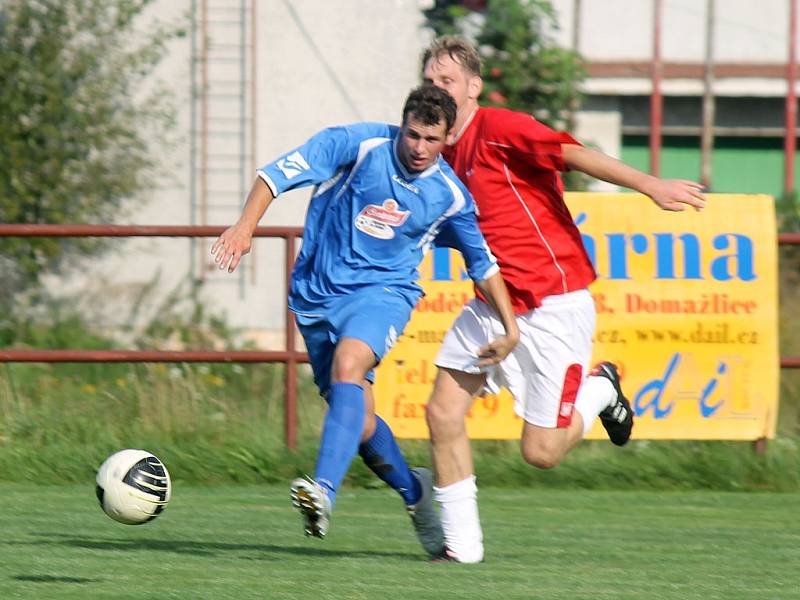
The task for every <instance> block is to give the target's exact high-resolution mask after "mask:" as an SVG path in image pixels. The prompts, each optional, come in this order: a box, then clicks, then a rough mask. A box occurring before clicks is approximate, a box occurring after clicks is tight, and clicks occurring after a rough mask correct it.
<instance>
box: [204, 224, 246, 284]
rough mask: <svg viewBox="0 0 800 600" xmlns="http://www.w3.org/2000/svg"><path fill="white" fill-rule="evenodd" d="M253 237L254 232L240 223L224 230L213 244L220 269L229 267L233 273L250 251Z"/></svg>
mask: <svg viewBox="0 0 800 600" xmlns="http://www.w3.org/2000/svg"><path fill="white" fill-rule="evenodd" d="M252 239H253V234H252V232H250V231H249V230H248V228H247V227H245V226H244V225H241V224H239V223H237V224H236V225H232V226H231V227H228V228H227V229H226V230H225V231H223V232H222V234H221V235H220V236H219V237H218V238H217V241H215V242H214V244H213V245H212V246H211V254H213V255H214V262H215V263H217V264H218V265H219V268H220V270H222V269H225V268H227V269H228V273H233V271H234V269H236V266H237V265H238V264H239V261H240V260H242V256H244V255H245V254H247V253H248V252H250V245H251V243H252Z"/></svg>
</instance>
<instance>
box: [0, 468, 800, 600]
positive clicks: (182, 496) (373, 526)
mask: <svg viewBox="0 0 800 600" xmlns="http://www.w3.org/2000/svg"><path fill="white" fill-rule="evenodd" d="M174 493H175V495H174V497H173V500H172V503H171V505H170V506H169V507H168V509H167V510H166V511H165V512H164V513H163V515H162V516H161V517H159V518H158V519H157V520H156V521H154V522H152V523H150V524H147V525H145V526H139V527H131V526H125V525H120V524H117V523H115V522H113V521H111V520H110V519H109V518H107V517H106V516H105V515H104V514H103V513H102V512H101V511H100V509H99V507H98V506H97V504H96V500H95V498H94V490H93V486H92V485H91V482H89V484H87V485H85V486H47V487H45V486H33V485H29V484H4V485H3V486H2V487H0V505H2V507H3V509H2V511H0V532H2V536H1V537H0V598H3V599H6V598H36V599H46V598H54V599H62V598H63V599H68V598H82V599H83V598H136V599H141V598H182V599H183V598H191V599H194V598H209V599H223V598H231V599H233V598H236V599H238V598H269V599H273V598H281V599H283V598H286V599H293V598H297V599H303V600H309V599H314V600H324V599H334V598H336V599H362V598H363V599H382V598H404V599H405V598H408V599H414V600H423V599H431V600H433V599H436V600H440V599H444V598H481V599H483V598H486V599H490V600H491V599H495V598H496V599H503V600H510V599H523V598H524V599H532V598H536V599H550V598H558V599H567V600H572V599H584V598H585V599H587V600H588V599H593V600H602V599H608V600H624V599H636V600H650V599H661V598H664V599H675V600H690V599H694V598H698V599H703V600H712V599H720V600H722V599H724V600H732V599H737V598H741V599H743V600H744V599H747V600H751V599H754V598H759V599H787V600H788V599H797V598H800V571H798V565H800V526H799V525H798V518H797V515H798V509H800V494H780V493H718V492H653V491H650V492H638V491H629V492H601V491H575V490H572V491H564V490H536V489H526V490H509V489H497V488H490V489H485V490H481V497H480V500H481V510H482V517H483V522H484V533H485V536H486V562H484V563H483V564H480V565H457V564H450V563H444V564H442V563H440V564H432V563H429V562H427V561H426V560H425V558H424V556H423V555H422V553H421V551H420V549H419V547H418V546H417V543H416V540H415V538H414V537H413V533H412V531H411V528H410V524H409V522H408V519H407V517H406V516H405V514H404V511H403V510H402V505H401V503H400V500H399V499H398V498H397V497H395V496H394V495H393V493H391V492H389V491H387V490H364V489H348V490H344V491H343V492H341V494H340V498H339V503H338V506H337V510H336V513H335V517H334V521H333V525H332V529H331V532H330V534H329V537H328V539H326V540H324V541H323V540H317V539H307V538H304V537H303V536H302V534H301V527H300V518H299V516H298V515H296V514H295V513H294V510H293V509H292V508H291V507H290V504H289V502H288V500H287V490H286V489H285V486H280V487H277V486H216V487H198V486H183V485H181V484H180V482H179V483H178V484H177V485H176V486H175V492H174Z"/></svg>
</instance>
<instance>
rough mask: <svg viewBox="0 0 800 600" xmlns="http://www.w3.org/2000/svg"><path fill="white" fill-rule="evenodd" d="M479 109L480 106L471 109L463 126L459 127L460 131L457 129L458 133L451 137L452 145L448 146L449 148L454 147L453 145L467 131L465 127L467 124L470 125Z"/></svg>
mask: <svg viewBox="0 0 800 600" xmlns="http://www.w3.org/2000/svg"><path fill="white" fill-rule="evenodd" d="M479 108H480V106H476V107H475V108H473V109H472V112H471V113H469V116H468V117H467V120H466V121H464V124H463V125H462V126H461V129H459V130H458V133H456V135H455V136H454V137H453V143H452V144H450V145H451V146H455V143H456V142H457V141H458V140H459V139H460V138H461V136H462V135H463V134H464V132H465V131H466V130H467V127H469V124H470V123H472V119H474V118H475V115H476V114H478V109H479Z"/></svg>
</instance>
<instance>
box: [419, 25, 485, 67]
mask: <svg viewBox="0 0 800 600" xmlns="http://www.w3.org/2000/svg"><path fill="white" fill-rule="evenodd" d="M445 54H446V55H448V56H449V57H450V58H452V59H453V60H454V61H456V62H457V63H458V64H459V65H461V66H462V67H463V68H464V69H466V70H467V71H468V72H469V73H470V74H471V75H478V76H479V77H480V75H481V70H482V68H483V62H482V61H481V57H480V55H479V54H478V51H477V50H476V49H475V46H473V45H472V44H470V43H469V42H468V41H467V40H465V39H464V38H462V37H459V36H457V35H443V36H442V37H438V38H436V39H435V40H433V42H431V45H430V46H428V48H427V49H426V50H425V52H423V54H422V70H423V71H424V70H425V65H427V64H428V61H429V60H430V59H431V58H439V57H440V56H443V55H445Z"/></svg>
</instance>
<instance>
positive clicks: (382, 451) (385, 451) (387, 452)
mask: <svg viewBox="0 0 800 600" xmlns="http://www.w3.org/2000/svg"><path fill="white" fill-rule="evenodd" d="M358 453H359V454H360V455H361V458H363V459H364V464H366V465H367V466H368V467H369V468H370V469H372V472H373V473H375V475H377V476H378V477H380V478H381V479H383V480H384V481H385V482H386V483H388V484H389V485H390V486H391V487H392V489H394V490H396V491H397V492H398V493H399V494H400V495H401V496H402V497H403V500H405V502H406V504H408V505H410V504H416V503H417V502H418V501H419V498H420V496H421V495H422V489H421V488H420V485H419V481H417V478H416V477H414V475H413V474H412V473H411V470H410V469H409V468H408V465H407V464H406V459H405V458H403V452H402V451H401V450H400V446H398V445H397V440H395V439H394V434H393V433H392V430H391V429H390V428H389V425H387V424H386V421H384V420H383V419H381V418H380V417H379V416H378V415H375V433H373V434H372V437H371V438H369V439H368V440H367V441H366V442H364V443H363V444H361V446H359V448H358Z"/></svg>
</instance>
